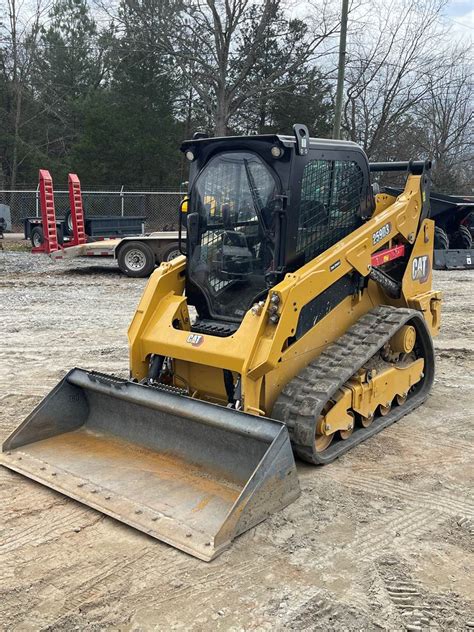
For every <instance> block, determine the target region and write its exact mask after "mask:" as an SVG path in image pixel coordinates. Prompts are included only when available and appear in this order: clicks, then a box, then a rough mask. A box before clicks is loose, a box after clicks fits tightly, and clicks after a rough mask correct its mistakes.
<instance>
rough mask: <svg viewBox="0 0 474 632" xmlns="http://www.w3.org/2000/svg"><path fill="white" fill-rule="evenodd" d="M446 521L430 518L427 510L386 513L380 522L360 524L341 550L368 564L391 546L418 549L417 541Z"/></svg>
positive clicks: (443, 518)
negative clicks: (348, 542)
mask: <svg viewBox="0 0 474 632" xmlns="http://www.w3.org/2000/svg"><path fill="white" fill-rule="evenodd" d="M445 521H446V517H442V516H438V517H434V516H433V513H432V511H431V510H430V509H417V510H415V511H412V512H410V513H409V515H407V513H406V511H404V512H400V511H396V512H390V513H388V514H385V515H384V518H383V520H379V521H376V522H372V523H370V524H364V528H363V529H362V528H361V529H360V531H359V533H358V534H357V535H356V537H355V538H354V540H352V542H351V543H350V544H349V545H348V546H347V547H346V549H345V550H350V551H352V552H353V554H354V556H355V557H357V559H359V560H364V561H371V560H374V559H376V558H378V557H379V556H380V554H382V553H386V552H387V551H389V550H390V549H392V548H393V547H394V546H395V547H396V548H398V547H399V546H400V545H401V544H403V546H404V548H405V549H411V548H412V547H418V538H419V537H420V536H422V535H423V534H424V533H426V532H428V531H431V530H432V529H433V527H435V526H437V525H439V524H441V523H442V522H445Z"/></svg>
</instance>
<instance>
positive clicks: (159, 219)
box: [0, 186, 185, 232]
mask: <svg viewBox="0 0 474 632" xmlns="http://www.w3.org/2000/svg"><path fill="white" fill-rule="evenodd" d="M184 193H185V192H184V191H176V190H175V189H174V190H171V189H170V190H166V189H164V190H163V189H162V190H160V191H134V190H125V189H124V187H119V188H118V187H117V190H111V189H106V188H105V187H97V186H95V187H82V200H83V206H84V212H85V215H86V217H110V216H126V217H130V216H132V215H135V216H140V217H145V218H146V220H145V226H146V231H147V232H152V231H155V230H177V227H178V210H179V204H180V202H181V200H182V199H183V195H184ZM54 203H55V208H56V217H57V218H58V219H61V218H63V217H64V216H65V214H66V212H67V211H68V210H69V193H68V191H67V190H55V191H54ZM1 204H3V205H5V206H6V208H7V215H8V214H9V215H10V217H11V229H10V227H9V226H8V229H10V230H12V231H13V232H22V231H23V220H24V218H25V217H40V215H41V209H40V197H39V189H38V188H28V189H26V188H25V189H17V190H15V191H11V190H0V205H1ZM0 208H2V207H0ZM3 208H5V207H3ZM8 211H9V212H8Z"/></svg>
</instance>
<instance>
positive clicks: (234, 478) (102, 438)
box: [1, 368, 300, 561]
mask: <svg viewBox="0 0 474 632" xmlns="http://www.w3.org/2000/svg"><path fill="white" fill-rule="evenodd" d="M2 449H3V454H2V457H1V463H2V465H4V466H5V467H8V468H10V469H12V470H15V471H17V472H19V473H21V474H23V475H25V476H27V477H29V478H32V479H33V480H35V481H37V482H39V483H42V484H43V485H46V486H47V487H51V488H52V489H55V490H56V491H59V492H61V493H63V494H65V495H66V496H70V497H71V498H74V499H76V500H78V501H80V502H82V503H84V504H86V505H88V506H90V507H93V508H94V509H97V510H99V511H101V512H103V513H105V514H107V515H109V516H112V517H113V518H115V519H117V520H120V521H121V522H125V523H126V524H129V525H130V526H132V527H135V528H136V529H139V530H140V531H143V532H145V533H147V534H148V535H150V536H152V537H154V538H157V539H159V540H162V541H163V542H166V543H168V544H171V545H172V546H174V547H176V548H178V549H181V550H183V551H186V552H187V553H190V554H191V555H194V556H196V557H198V558H200V559H202V560H205V561H210V560H212V559H213V558H215V557H216V556H217V555H219V554H220V553H221V552H222V551H223V550H224V549H226V548H227V547H228V546H229V545H230V543H231V541H232V540H233V539H234V538H235V537H236V536H237V535H239V534H241V533H243V532H244V531H246V530H248V529H250V528H251V527H253V526H255V525H256V524H258V523H259V522H261V521H262V520H265V519H266V518H267V517H268V516H270V515H271V514H273V513H275V512H276V511H278V510H279V509H281V508H283V507H285V506H286V505H288V504H290V503H291V502H293V501H294V500H295V499H296V498H297V497H298V496H299V494H300V488H299V482H298V477H297V473H296V467H295V462H294V457H293V452H292V449H291V444H290V440H289V436H288V431H287V429H286V426H285V425H284V424H282V423H280V422H278V421H275V420H272V419H267V418H263V417H255V416H253V415H249V414H246V413H242V412H239V411H236V410H232V409H229V408H223V407H221V406H218V405H215V404H210V403H206V402H203V401H201V400H197V399H192V398H190V397H186V396H183V395H180V394H176V393H175V392H173V391H172V389H169V391H166V390H161V389H157V388H155V387H150V386H144V385H141V384H137V383H134V382H130V381H127V380H122V379H119V378H115V377H112V376H107V375H103V374H100V373H95V372H88V371H84V370H82V369H77V368H76V369H72V370H71V371H70V372H69V373H68V374H67V375H66V377H65V378H64V379H63V380H62V381H61V382H60V383H59V384H58V385H57V386H56V387H55V388H54V389H53V390H52V391H51V393H49V395H47V396H46V397H45V399H44V400H43V401H42V402H41V403H40V404H39V405H38V406H37V408H36V409H35V410H34V411H33V412H32V413H31V414H30V415H29V417H28V418H27V419H26V420H25V421H24V422H23V423H22V424H21V425H20V426H19V427H18V428H17V429H16V430H15V431H14V432H13V433H12V434H11V435H10V437H8V439H7V440H6V441H5V443H4V445H3V448H2Z"/></svg>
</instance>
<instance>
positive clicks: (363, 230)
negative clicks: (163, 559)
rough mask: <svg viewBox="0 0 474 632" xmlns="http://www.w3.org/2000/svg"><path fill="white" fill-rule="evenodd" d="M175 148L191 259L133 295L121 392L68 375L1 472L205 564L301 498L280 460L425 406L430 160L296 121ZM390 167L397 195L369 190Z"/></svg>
mask: <svg viewBox="0 0 474 632" xmlns="http://www.w3.org/2000/svg"><path fill="white" fill-rule="evenodd" d="M182 151H183V152H184V153H185V155H186V158H187V159H188V160H189V161H190V167H191V169H190V183H189V194H188V197H187V198H186V199H185V200H183V203H182V205H181V209H180V222H181V225H182V227H183V231H182V234H183V239H182V244H181V248H182V250H183V252H186V256H179V257H177V258H176V259H174V260H173V261H171V262H169V263H163V264H161V266H160V267H159V268H158V269H157V270H156V271H155V272H154V273H153V274H152V276H151V278H150V280H149V282H148V284H147V286H146V289H145V291H144V294H143V296H142V299H141V301H140V304H139V305H138V309H137V311H136V314H135V316H134V318H133V321H132V323H131V325H130V329H129V342H130V379H129V380H123V379H119V378H116V377H113V376H110V375H102V374H99V373H95V372H88V371H84V370H82V369H77V368H76V369H72V370H71V371H70V372H69V373H68V374H67V375H66V377H65V378H64V379H63V380H62V381H61V382H60V384H58V385H57V386H56V388H55V389H54V390H53V391H52V392H51V393H50V394H49V395H48V396H47V397H46V398H45V399H44V400H43V401H42V402H41V403H40V404H39V406H38V407H37V408H36V409H35V410H34V411H33V412H32V413H31V415H30V416H29V417H28V418H27V419H26V420H25V421H24V422H23V424H21V425H20V426H19V427H18V429H17V430H16V431H15V432H14V433H13V434H12V435H11V436H10V437H9V438H8V439H7V441H6V442H5V444H4V446H3V455H2V463H3V464H4V465H5V466H6V467H9V468H11V469H13V470H16V471H17V472H20V473H22V474H24V475H26V476H28V477H30V478H33V479H34V480H36V481H39V482H40V483H43V484H44V485H47V486H49V487H51V488H53V489H55V490H57V491H60V492H62V493H64V494H66V495H68V496H71V497H72V498H75V499H77V500H79V501H81V502H83V503H85V504H87V505H90V506H91V507H94V508H96V509H98V510H100V511H102V512H104V513H106V514H108V515H110V516H113V517H114V518H116V519H118V520H121V521H123V522H126V523H128V524H130V525H132V526H134V527H136V528H137V529H140V530H142V531H144V532H145V533H147V534H149V535H151V536H153V537H155V538H158V539H160V540H163V541H165V542H168V543H169V544H172V545H173V546H175V547H177V548H179V549H182V550H184V551H187V552H188V553H191V554H193V555H195V556H197V557H199V558H201V559H203V560H211V559H212V558H214V557H215V556H216V555H218V554H219V553H220V552H221V551H222V550H223V549H225V548H226V547H227V546H228V545H229V544H230V542H231V541H232V539H233V538H234V537H235V536H237V535H238V534H240V533H242V532H244V531H246V530H247V529H249V528H251V527H252V526H254V525H256V524H257V523H259V522H260V521H262V520H264V519H265V518H266V517H268V516H269V515H270V514H272V513H273V512H275V511H277V510H279V509H280V508H282V507H284V506H286V505H288V504H289V503H291V502H292V501H294V500H295V499H296V498H297V496H298V495H299V493H300V491H299V485H298V478H297V474H296V469H295V462H294V458H293V452H294V453H296V454H297V455H298V456H299V457H300V458H302V459H304V460H306V461H309V462H311V463H315V464H324V463H329V462H331V461H332V460H334V459H335V458H336V457H338V456H340V455H341V454H344V453H345V452H347V451H348V450H349V449H350V448H352V447H354V446H355V445H357V444H358V443H360V442H362V441H365V440H366V439H368V438H369V437H371V436H373V435H374V434H376V433H377V432H379V431H380V430H382V429H383V428H385V427H386V426H388V425H390V424H392V423H394V422H395V421H397V420H398V419H400V418H401V417H402V416H403V415H404V414H406V413H408V412H410V411H412V410H413V409H414V408H415V407H416V406H418V405H420V404H421V403H422V402H423V401H424V399H425V398H426V397H427V395H428V392H429V390H430V388H431V385H432V383H433V374H434V355H433V345H432V335H434V334H437V333H438V330H439V326H440V306H441V295H440V293H439V292H435V291H433V290H432V289H431V279H432V259H433V234H434V227H433V221H432V220H430V219H429V190H428V189H429V170H430V164H429V162H409V163H404V164H402V165H400V164H399V163H397V164H396V165H391V164H390V163H385V164H371V165H369V163H368V160H367V157H366V156H365V154H364V152H363V151H362V150H361V148H360V147H358V146H357V145H356V144H354V143H351V142H344V141H335V140H321V139H313V138H310V137H309V134H308V130H307V128H306V127H305V126H303V125H295V127H294V135H288V136H282V135H261V136H247V137H227V138H208V137H205V136H204V135H202V134H196V135H195V136H194V138H193V139H192V140H189V141H186V142H185V143H184V144H183V146H182ZM392 168H397V169H404V170H406V171H407V180H406V185H405V189H404V190H403V192H402V193H401V194H400V195H398V197H396V198H394V197H392V196H389V195H384V194H381V195H377V196H374V194H373V190H372V187H371V183H370V171H380V170H387V169H388V170H390V169H392ZM184 228H185V229H186V237H185V241H184ZM190 306H193V309H190Z"/></svg>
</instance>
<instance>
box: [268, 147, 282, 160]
mask: <svg viewBox="0 0 474 632" xmlns="http://www.w3.org/2000/svg"><path fill="white" fill-rule="evenodd" d="M271 152H272V156H273V157H274V158H281V157H282V156H283V149H282V148H281V147H278V145H273V147H272V149H271Z"/></svg>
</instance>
